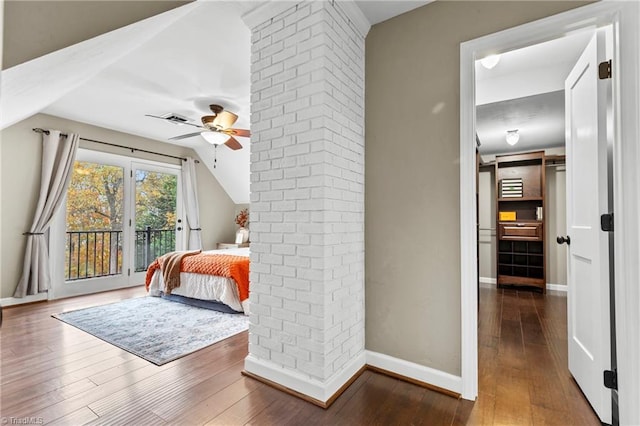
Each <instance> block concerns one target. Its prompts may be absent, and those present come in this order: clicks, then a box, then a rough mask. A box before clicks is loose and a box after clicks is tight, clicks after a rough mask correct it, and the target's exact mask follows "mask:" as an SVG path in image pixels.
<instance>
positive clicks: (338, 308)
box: [245, 1, 368, 403]
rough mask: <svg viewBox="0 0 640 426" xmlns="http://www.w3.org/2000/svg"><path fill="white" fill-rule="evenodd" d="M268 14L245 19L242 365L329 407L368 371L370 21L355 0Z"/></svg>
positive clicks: (276, 8) (289, 6)
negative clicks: (247, 195) (247, 257)
mask: <svg viewBox="0 0 640 426" xmlns="http://www.w3.org/2000/svg"><path fill="white" fill-rule="evenodd" d="M270 5H272V6H270ZM266 7H267V8H271V15H272V17H270V18H269V19H264V16H265V15H264V13H265V11H266V10H267V9H266V8H265V6H263V7H262V11H261V14H260V16H258V15H256V14H254V15H253V16H249V17H245V22H247V23H248V25H249V26H250V28H251V31H252V38H251V41H252V55H251V64H252V65H251V132H252V139H251V299H250V300H251V326H250V329H249V333H250V337H249V356H248V357H247V358H246V361H245V369H246V371H248V372H249V373H252V374H255V375H258V376H261V377H263V378H266V379H269V380H271V381H274V382H277V383H279V384H281V385H284V386H286V387H288V388H290V389H293V390H295V391H297V392H300V393H303V394H305V395H307V396H309V397H311V398H314V399H316V400H318V401H320V402H322V403H324V402H326V401H327V400H328V399H329V398H330V397H331V396H332V395H333V394H334V393H335V392H336V391H338V390H339V388H340V387H341V386H342V385H343V384H344V383H345V382H346V381H348V379H349V378H351V377H352V376H353V375H354V374H355V373H356V372H357V371H358V370H359V369H360V368H361V367H362V366H364V364H365V355H364V35H366V32H367V31H368V23H366V19H365V20H364V21H363V20H362V19H364V17H363V16H362V15H361V12H360V10H359V9H357V7H356V6H355V4H354V3H353V2H349V3H341V2H329V1H304V2H300V3H299V4H293V3H285V6H283V4H282V3H269V4H267V5H266ZM267 13H268V12H267ZM274 13H275V15H273V14H274ZM257 16H258V17H257ZM363 23H364V25H363Z"/></svg>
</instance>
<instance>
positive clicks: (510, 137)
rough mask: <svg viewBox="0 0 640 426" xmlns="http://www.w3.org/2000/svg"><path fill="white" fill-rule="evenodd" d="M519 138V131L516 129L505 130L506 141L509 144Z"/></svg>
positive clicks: (512, 143) (515, 142) (514, 142)
mask: <svg viewBox="0 0 640 426" xmlns="http://www.w3.org/2000/svg"><path fill="white" fill-rule="evenodd" d="M519 140H520V133H518V129H515V130H507V143H508V144H509V145H511V146H513V145H515V144H517V143H518V141H519Z"/></svg>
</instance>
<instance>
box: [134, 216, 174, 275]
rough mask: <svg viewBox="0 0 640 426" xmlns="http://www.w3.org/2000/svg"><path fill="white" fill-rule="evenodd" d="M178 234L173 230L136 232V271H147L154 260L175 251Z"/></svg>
mask: <svg viewBox="0 0 640 426" xmlns="http://www.w3.org/2000/svg"><path fill="white" fill-rule="evenodd" d="M175 247H176V232H175V230H173V229H151V227H149V226H147V228H146V229H145V230H143V231H136V245H135V250H136V251H135V258H136V259H135V266H134V267H135V271H136V272H141V271H146V270H147V267H148V266H149V264H151V262H153V259H155V258H156V257H158V256H162V255H163V254H165V253H168V252H170V251H173V250H175Z"/></svg>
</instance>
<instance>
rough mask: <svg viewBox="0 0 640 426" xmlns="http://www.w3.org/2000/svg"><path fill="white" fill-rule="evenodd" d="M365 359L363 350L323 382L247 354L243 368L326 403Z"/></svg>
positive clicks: (359, 367) (358, 368)
mask: <svg viewBox="0 0 640 426" xmlns="http://www.w3.org/2000/svg"><path fill="white" fill-rule="evenodd" d="M365 361H366V357H365V351H362V353H360V355H358V356H356V357H355V358H354V359H353V360H351V362H350V363H349V364H347V365H346V366H345V368H343V369H342V370H341V371H339V372H337V373H336V374H334V375H333V376H332V377H331V378H330V379H329V380H327V381H326V382H324V383H323V382H321V381H319V380H315V379H312V378H310V377H309V376H306V375H304V374H300V373H298V372H296V371H293V370H286V369H284V368H282V367H280V366H279V365H276V364H273V363H271V362H269V361H265V360H262V359H258V358H256V357H255V356H253V355H248V356H247V357H246V358H245V360H244V369H245V370H246V371H247V372H249V373H252V374H255V375H257V376H260V377H262V378H264V379H267V380H270V381H272V382H275V383H277V384H279V385H282V386H284V387H286V388H289V389H291V390H294V391H296V392H299V393H301V394H304V395H306V396H309V397H311V398H313V399H316V400H318V401H321V402H323V403H326V402H327V401H328V400H329V399H330V398H331V397H332V396H334V395H335V394H336V393H337V392H338V391H339V390H340V388H342V387H343V386H344V384H345V383H347V382H348V381H349V380H351V378H352V377H353V376H355V375H356V374H357V373H358V371H360V369H361V368H362V367H364V366H365Z"/></svg>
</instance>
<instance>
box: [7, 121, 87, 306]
mask: <svg viewBox="0 0 640 426" xmlns="http://www.w3.org/2000/svg"><path fill="white" fill-rule="evenodd" d="M78 141H79V137H78V135H75V134H70V135H68V136H62V135H61V134H60V131H58V130H50V131H49V134H46V133H43V134H42V173H41V176H40V197H39V198H38V205H37V207H36V212H35V215H34V217H33V223H32V225H31V228H30V230H29V232H26V233H25V235H26V236H27V247H26V249H25V252H24V264H23V269H22V278H20V282H18V287H16V291H15V292H14V294H13V297H24V296H26V295H27V294H30V295H33V294H37V293H42V292H46V291H47V290H49V286H50V284H51V265H50V264H49V249H48V247H47V245H48V242H47V235H46V233H47V230H48V229H49V226H50V225H51V221H52V220H53V217H54V216H55V214H56V212H57V211H58V209H59V208H60V206H61V205H62V200H63V199H64V197H65V195H66V194H67V188H68V187H69V182H70V181H71V172H72V170H73V163H74V161H75V158H76V152H77V151H78Z"/></svg>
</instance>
